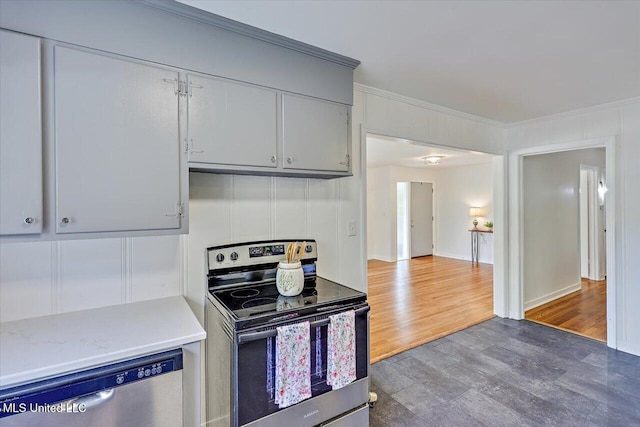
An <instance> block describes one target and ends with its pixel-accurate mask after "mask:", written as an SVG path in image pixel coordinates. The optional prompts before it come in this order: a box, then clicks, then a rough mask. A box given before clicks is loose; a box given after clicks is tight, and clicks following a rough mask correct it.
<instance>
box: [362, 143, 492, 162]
mask: <svg viewBox="0 0 640 427" xmlns="http://www.w3.org/2000/svg"><path fill="white" fill-rule="evenodd" d="M427 156H444V159H442V161H441V162H440V164H438V165H429V166H427V165H425V163H424V160H423V159H422V158H423V157H427ZM492 158H493V156H491V155H490V154H484V153H478V152H476V151H458V150H451V149H446V150H445V149H442V148H439V147H435V146H434V147H430V146H426V145H422V144H421V143H419V142H413V141H409V140H406V139H397V138H389V137H386V136H378V135H367V167H370V168H375V167H381V166H406V167H412V168H433V169H440V168H447V167H452V166H462V165H474V164H478V163H487V162H490V161H491V159H492Z"/></svg>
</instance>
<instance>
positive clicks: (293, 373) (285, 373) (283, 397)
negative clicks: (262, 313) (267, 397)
mask: <svg viewBox="0 0 640 427" xmlns="http://www.w3.org/2000/svg"><path fill="white" fill-rule="evenodd" d="M277 331H278V335H277V336H276V387H275V388H276V392H275V403H276V404H277V405H278V406H279V407H280V408H286V407H287V406H291V405H295V404H296V403H298V402H301V401H303V400H305V399H308V398H310V397H311V360H310V354H311V344H310V342H309V341H310V340H309V335H310V330H309V322H302V323H296V324H294V325H285V326H279V327H278V328H277Z"/></svg>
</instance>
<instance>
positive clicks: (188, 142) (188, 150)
mask: <svg viewBox="0 0 640 427" xmlns="http://www.w3.org/2000/svg"><path fill="white" fill-rule="evenodd" d="M184 152H185V154H202V153H204V150H194V149H193V139H186V138H185V140H184Z"/></svg>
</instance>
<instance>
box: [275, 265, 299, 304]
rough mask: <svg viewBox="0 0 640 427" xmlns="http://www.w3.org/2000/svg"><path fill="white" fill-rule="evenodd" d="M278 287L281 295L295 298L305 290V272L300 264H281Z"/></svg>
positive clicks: (277, 280) (277, 281)
mask: <svg viewBox="0 0 640 427" xmlns="http://www.w3.org/2000/svg"><path fill="white" fill-rule="evenodd" d="M276 287H277V288H278V292H280V295H284V296H285V297H294V296H296V295H300V293H301V292H302V289H304V272H303V271H302V264H301V263H300V262H291V263H288V262H281V263H279V264H278V271H277V272H276Z"/></svg>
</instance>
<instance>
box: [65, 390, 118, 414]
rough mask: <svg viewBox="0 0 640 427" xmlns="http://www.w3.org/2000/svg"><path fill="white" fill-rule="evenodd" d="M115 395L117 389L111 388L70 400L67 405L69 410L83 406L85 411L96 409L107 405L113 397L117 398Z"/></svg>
mask: <svg viewBox="0 0 640 427" xmlns="http://www.w3.org/2000/svg"><path fill="white" fill-rule="evenodd" d="M115 394H116V389H115V388H110V389H108V390H102V391H99V392H97V393H94V394H90V395H88V396H82V397H76V398H73V399H71V400H68V401H67V403H66V404H65V405H66V407H67V408H74V407H75V408H79V407H80V405H83V406H84V409H89V408H94V407H96V406H100V405H102V404H104V403H107V402H108V401H110V400H111V399H113V396H115Z"/></svg>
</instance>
